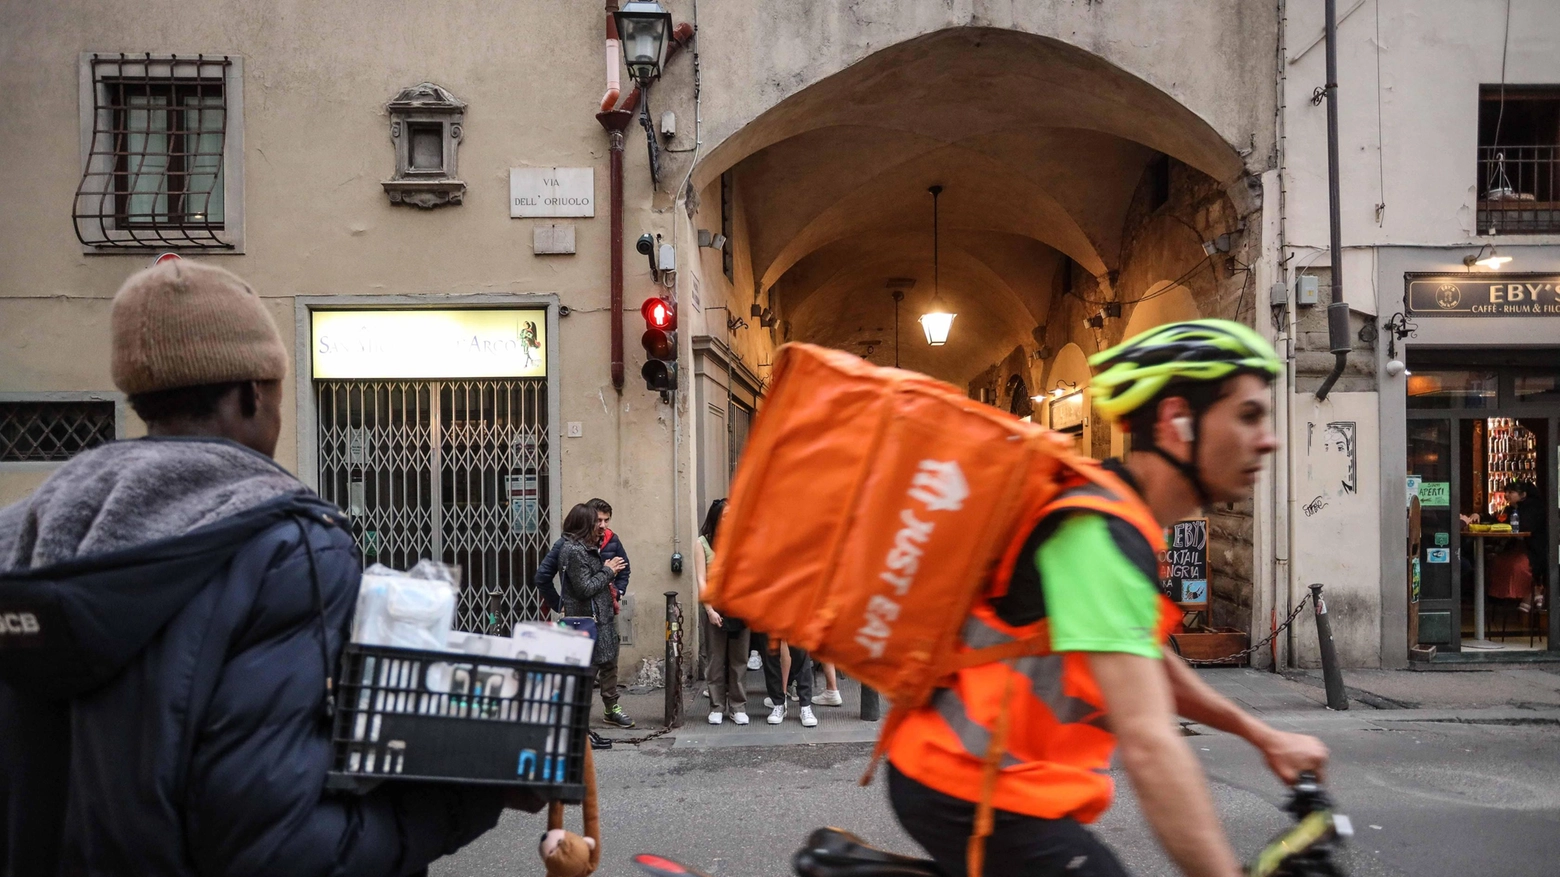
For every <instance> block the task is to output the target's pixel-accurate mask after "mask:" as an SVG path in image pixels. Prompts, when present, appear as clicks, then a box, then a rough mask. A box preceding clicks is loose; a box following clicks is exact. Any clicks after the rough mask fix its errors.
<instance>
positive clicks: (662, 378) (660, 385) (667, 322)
mask: <svg viewBox="0 0 1560 877" xmlns="http://www.w3.org/2000/svg"><path fill="white" fill-rule="evenodd" d="M639 313H640V314H641V315H643V316H644V318H645V334H644V335H643V336H641V337H640V339H639V343H640V344H642V345H643V346H644V348H645V359H646V362H645V366H644V368H643V369H642V370H641V371H640V374H641V375H642V376H643V377H644V379H645V387H646V389H649V390H653V391H657V392H661V393H667V392H670V391H672V390H675V389H677V305H676V304H674V303H673V302H671V301H668V300H667V299H664V298H661V297H660V296H656V297H655V298H647V299H645V303H644V304H642V305H640V306H639Z"/></svg>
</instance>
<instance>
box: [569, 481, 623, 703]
mask: <svg viewBox="0 0 1560 877" xmlns="http://www.w3.org/2000/svg"><path fill="white" fill-rule="evenodd" d="M624 563H625V562H624V560H623V558H621V557H613V558H609V559H607V560H602V559H601V525H600V524H599V523H598V520H597V517H596V510H595V508H593V507H592V506H590V505H589V504H587V503H583V502H582V503H580V504H578V505H576V506H575V507H574V508H572V509H569V514H568V515H567V516H565V517H564V519H563V545H562V547H561V549H560V551H559V557H558V567H559V569H560V570H562V572H563V588H562V597H563V614H564V615H565V616H573V617H576V618H580V617H589V618H593V619H595V621H596V648H595V650H594V651H593V652H592V653H591V663H592V664H593V665H595V667H596V684H597V685H598V686H600V687H601V706H602V708H603V709H604V710H605V716H604V717H605V719H606V721H607V723H608V724H612V725H617V726H618V727H620V728H632V727H634V720H633V719H631V718H629V717H628V716H627V715H625V714H624V713H623V707H621V706H619V705H618V670H617V660H618V643H619V639H618V629H617V610H616V609H615V608H613V599H612V598H613V596H614V592H613V589H612V580H613V579H614V578H616V577H617V574H618V573H619V572H621V571H622V569H623V566H624Z"/></svg>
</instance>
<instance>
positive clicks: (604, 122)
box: [596, 110, 634, 393]
mask: <svg viewBox="0 0 1560 877" xmlns="http://www.w3.org/2000/svg"><path fill="white" fill-rule="evenodd" d="M596 121H597V122H600V123H601V127H603V128H605V129H606V131H607V146H608V152H609V153H610V154H611V167H612V171H611V175H612V180H611V188H612V211H611V214H612V243H611V247H612V302H611V305H610V306H609V310H610V311H611V314H610V315H611V318H612V330H611V331H612V388H613V389H614V390H617V391H618V392H619V393H621V392H623V129H624V128H627V127H628V126H629V123H631V122H633V121H634V114H633V113H632V112H630V111H628V110H609V111H607V112H605V113H597V114H596Z"/></svg>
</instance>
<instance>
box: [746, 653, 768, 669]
mask: <svg viewBox="0 0 1560 877" xmlns="http://www.w3.org/2000/svg"><path fill="white" fill-rule="evenodd" d="M748 669H749V670H762V669H764V659H763V658H760V657H759V656H758V649H754V650H752V651H750V652H748Z"/></svg>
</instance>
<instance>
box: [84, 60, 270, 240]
mask: <svg viewBox="0 0 1560 877" xmlns="http://www.w3.org/2000/svg"><path fill="white" fill-rule="evenodd" d="M82 78H83V101H82V106H83V112H84V114H86V117H85V118H83V120H82V121H83V126H82V127H83V146H84V149H85V152H86V155H85V161H84V165H85V168H84V171H83V173H82V178H81V184H80V186H78V187H77V190H76V201H75V210H74V212H73V216H74V220H75V227H76V236H77V237H78V238H79V239H80V240H81V242H82V244H84V245H86V246H87V247H89V248H90V249H93V250H123V249H201V250H213V249H215V250H235V249H238V246H239V241H238V235H237V234H236V233H235V232H236V230H237V228H239V227H240V226H239V225H238V223H236V222H235V220H236V218H237V217H236V216H235V213H236V210H235V207H236V206H237V205H235V204H234V203H232V202H233V201H234V199H233V198H231V197H230V191H232V190H234V188H235V187H233V186H232V183H231V181H232V177H233V176H234V171H235V170H236V168H235V167H234V164H235V160H234V159H235V157H236V156H237V155H238V154H239V153H240V152H241V149H239V148H238V147H239V143H236V142H235V140H236V138H235V137H234V136H233V135H234V133H235V129H236V128H237V124H236V122H237V118H236V117H237V115H238V113H237V112H236V110H237V109H238V101H237V100H236V98H237V96H238V95H237V92H238V82H239V77H238V76H237V60H236V59H233V58H229V57H226V56H206V55H199V56H193V57H191V56H173V55H168V56H154V55H89V56H86V57H85V58H84V59H83V69H82ZM88 92H90V103H88V101H87V98H88Z"/></svg>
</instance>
